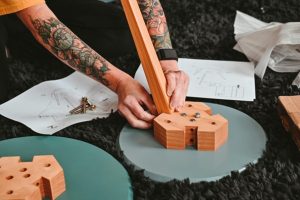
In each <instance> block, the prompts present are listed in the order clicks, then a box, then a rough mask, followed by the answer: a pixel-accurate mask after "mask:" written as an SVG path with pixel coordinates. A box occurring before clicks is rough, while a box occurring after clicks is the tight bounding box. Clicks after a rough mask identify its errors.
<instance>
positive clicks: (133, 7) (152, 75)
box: [121, 0, 173, 114]
mask: <svg viewBox="0 0 300 200" xmlns="http://www.w3.org/2000/svg"><path fill="white" fill-rule="evenodd" d="M121 2H122V5H123V9H124V11H125V15H126V18H127V22H128V24H129V28H130V31H131V33H132V35H133V40H134V43H135V46H136V49H137V51H138V54H139V58H140V60H141V62H142V65H143V69H144V71H145V75H146V78H147V82H148V85H149V87H150V90H151V93H152V96H153V100H154V103H155V105H156V108H157V111H158V113H159V114H160V113H172V112H173V110H172V109H171V108H170V103H169V102H170V98H169V97H168V96H167V92H166V85H167V83H166V78H165V76H164V73H163V70H162V68H161V65H160V62H159V60H158V57H157V55H156V52H155V49H154V46H153V44H152V41H151V38H150V35H149V32H148V29H147V27H146V24H145V22H144V19H143V16H142V13H141V11H140V8H139V5H138V3H137V1H136V0H121Z"/></svg>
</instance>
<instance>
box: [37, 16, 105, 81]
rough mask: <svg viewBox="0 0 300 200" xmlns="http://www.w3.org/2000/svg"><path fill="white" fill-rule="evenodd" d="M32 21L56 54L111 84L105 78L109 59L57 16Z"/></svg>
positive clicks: (70, 63) (82, 70) (75, 66)
mask: <svg viewBox="0 0 300 200" xmlns="http://www.w3.org/2000/svg"><path fill="white" fill-rule="evenodd" d="M31 22H32V24H33V26H34V28H35V29H36V30H37V31H38V34H39V36H40V37H41V38H42V40H43V42H44V43H45V44H47V45H49V46H50V48H51V50H52V52H53V53H54V54H55V55H56V56H58V57H59V58H60V59H62V60H64V61H66V62H67V63H68V64H69V65H71V66H72V67H74V68H76V69H78V70H80V71H81V72H83V73H85V74H87V75H89V76H92V77H94V78H95V79H96V80H99V81H100V82H102V83H103V84H105V85H107V86H108V85H109V82H108V80H107V79H106V78H105V74H106V72H107V71H108V70H109V68H108V66H107V61H106V60H105V59H104V58H102V57H101V56H100V55H98V54H97V53H96V52H95V51H93V50H92V49H91V48H90V47H89V46H88V45H86V44H85V43H84V42H82V41H81V40H80V39H79V38H78V37H77V36H76V35H75V34H73V33H72V32H71V31H70V30H69V29H68V28H67V27H66V26H65V25H64V24H63V23H61V22H60V21H59V20H57V19H55V18H50V19H48V20H42V19H32V18H31Z"/></svg>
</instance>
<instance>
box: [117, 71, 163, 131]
mask: <svg viewBox="0 0 300 200" xmlns="http://www.w3.org/2000/svg"><path fill="white" fill-rule="evenodd" d="M116 93H117V95H118V97H119V102H118V111H119V113H120V114H121V115H122V116H123V117H125V118H126V119H127V121H128V123H129V124H130V125H131V126H132V127H134V128H141V129H147V128H150V127H151V126H152V122H153V119H154V118H155V115H157V111H156V107H155V105H154V103H153V101H152V98H151V97H150V95H149V94H148V92H147V91H146V90H145V88H143V86H142V85H141V84H140V83H139V82H137V81H136V80H134V79H133V78H132V77H130V76H128V77H126V78H123V79H122V80H120V81H119V83H118V87H117V89H116ZM143 107H145V108H147V109H148V110H149V112H147V111H145V110H144V108H143Z"/></svg>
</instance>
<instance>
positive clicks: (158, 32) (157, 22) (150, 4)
mask: <svg viewBox="0 0 300 200" xmlns="http://www.w3.org/2000/svg"><path fill="white" fill-rule="evenodd" d="M138 3H139V6H140V9H141V12H142V14H143V18H144V20H145V22H146V25H147V28H148V31H149V33H150V36H151V39H152V42H153V44H154V47H155V49H156V50H158V49H168V48H172V44H171V39H170V34H169V30H168V26H167V21H166V17H165V14H164V11H163V9H162V7H161V4H160V2H159V0H138Z"/></svg>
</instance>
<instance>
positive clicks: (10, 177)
mask: <svg viewBox="0 0 300 200" xmlns="http://www.w3.org/2000/svg"><path fill="white" fill-rule="evenodd" d="M13 178H14V177H13V176H8V177H6V180H11V179H13Z"/></svg>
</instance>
